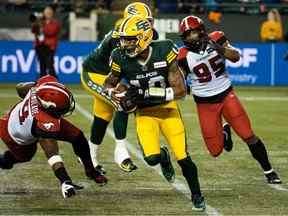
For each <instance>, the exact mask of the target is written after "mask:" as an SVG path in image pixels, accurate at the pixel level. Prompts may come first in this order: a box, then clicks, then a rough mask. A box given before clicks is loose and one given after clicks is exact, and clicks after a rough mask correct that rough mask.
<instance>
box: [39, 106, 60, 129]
mask: <svg viewBox="0 0 288 216" xmlns="http://www.w3.org/2000/svg"><path fill="white" fill-rule="evenodd" d="M35 119H36V122H37V128H39V129H41V130H43V131H47V132H58V131H60V119H56V118H53V117H51V116H50V115H48V114H47V113H45V112H43V111H42V112H39V113H38V114H37V115H36V116H35Z"/></svg>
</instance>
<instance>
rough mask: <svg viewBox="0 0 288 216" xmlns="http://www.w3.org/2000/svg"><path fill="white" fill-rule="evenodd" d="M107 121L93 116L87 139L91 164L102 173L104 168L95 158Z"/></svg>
mask: <svg viewBox="0 0 288 216" xmlns="http://www.w3.org/2000/svg"><path fill="white" fill-rule="evenodd" d="M108 124H109V122H108V121H106V120H104V119H102V118H99V117H97V116H94V120H93V123H92V126H91V136H90V140H89V148H90V155H91V159H92V163H93V166H94V167H95V168H96V169H97V170H98V171H99V172H100V173H102V174H105V173H106V172H105V170H104V168H103V166H102V165H100V164H99V162H98V160H97V153H98V151H99V147H100V144H101V143H102V141H103V138H104V136H105V133H106V129H107V126H108Z"/></svg>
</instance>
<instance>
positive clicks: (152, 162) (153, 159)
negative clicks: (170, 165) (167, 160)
mask: <svg viewBox="0 0 288 216" xmlns="http://www.w3.org/2000/svg"><path fill="white" fill-rule="evenodd" d="M144 160H145V161H146V163H147V164H148V165H149V166H156V165H157V164H159V163H160V154H154V155H150V156H147V157H144Z"/></svg>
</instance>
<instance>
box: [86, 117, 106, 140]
mask: <svg viewBox="0 0 288 216" xmlns="http://www.w3.org/2000/svg"><path fill="white" fill-rule="evenodd" d="M108 124H109V122H108V121H106V120H104V119H102V118H98V117H97V116H94V120H93V123H92V126H91V136H90V140H91V142H92V143H95V144H98V145H100V144H101V143H102V141H103V138H104V136H105V133H106V129H107V126H108Z"/></svg>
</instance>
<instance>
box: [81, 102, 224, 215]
mask: <svg viewBox="0 0 288 216" xmlns="http://www.w3.org/2000/svg"><path fill="white" fill-rule="evenodd" d="M76 110H77V111H78V112H79V113H81V114H82V115H83V116H84V117H86V118H87V119H88V120H89V121H92V120H93V116H92V115H91V114H90V112H88V111H87V110H86V109H85V108H83V107H82V106H80V105H79V104H76ZM107 133H108V135H109V136H111V137H112V138H113V139H114V134H113V132H112V130H111V129H110V128H108V130H107ZM127 147H128V149H129V150H130V152H131V153H132V154H133V155H134V156H136V157H137V158H138V159H139V160H141V161H142V162H143V163H144V164H145V165H146V166H147V167H149V168H152V169H154V170H155V171H156V172H157V173H158V174H159V175H160V176H162V177H163V175H162V172H161V169H160V168H159V166H157V167H150V166H148V165H147V164H146V162H145V161H144V159H143V156H142V153H141V152H140V151H139V150H137V149H136V148H135V147H134V146H133V145H132V144H131V143H130V142H128V141H127ZM163 178H164V177H163ZM171 185H172V186H173V187H174V188H175V189H176V190H177V191H179V192H181V193H183V194H184V195H185V196H186V197H187V198H188V199H190V198H191V197H190V191H189V189H188V187H187V186H186V185H185V184H184V183H183V182H182V181H181V180H179V179H175V182H174V183H172V184H171ZM206 214H207V215H211V216H212V215H213V216H222V214H221V213H220V212H219V211H218V210H217V209H215V208H214V207H212V206H209V205H207V204H206Z"/></svg>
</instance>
